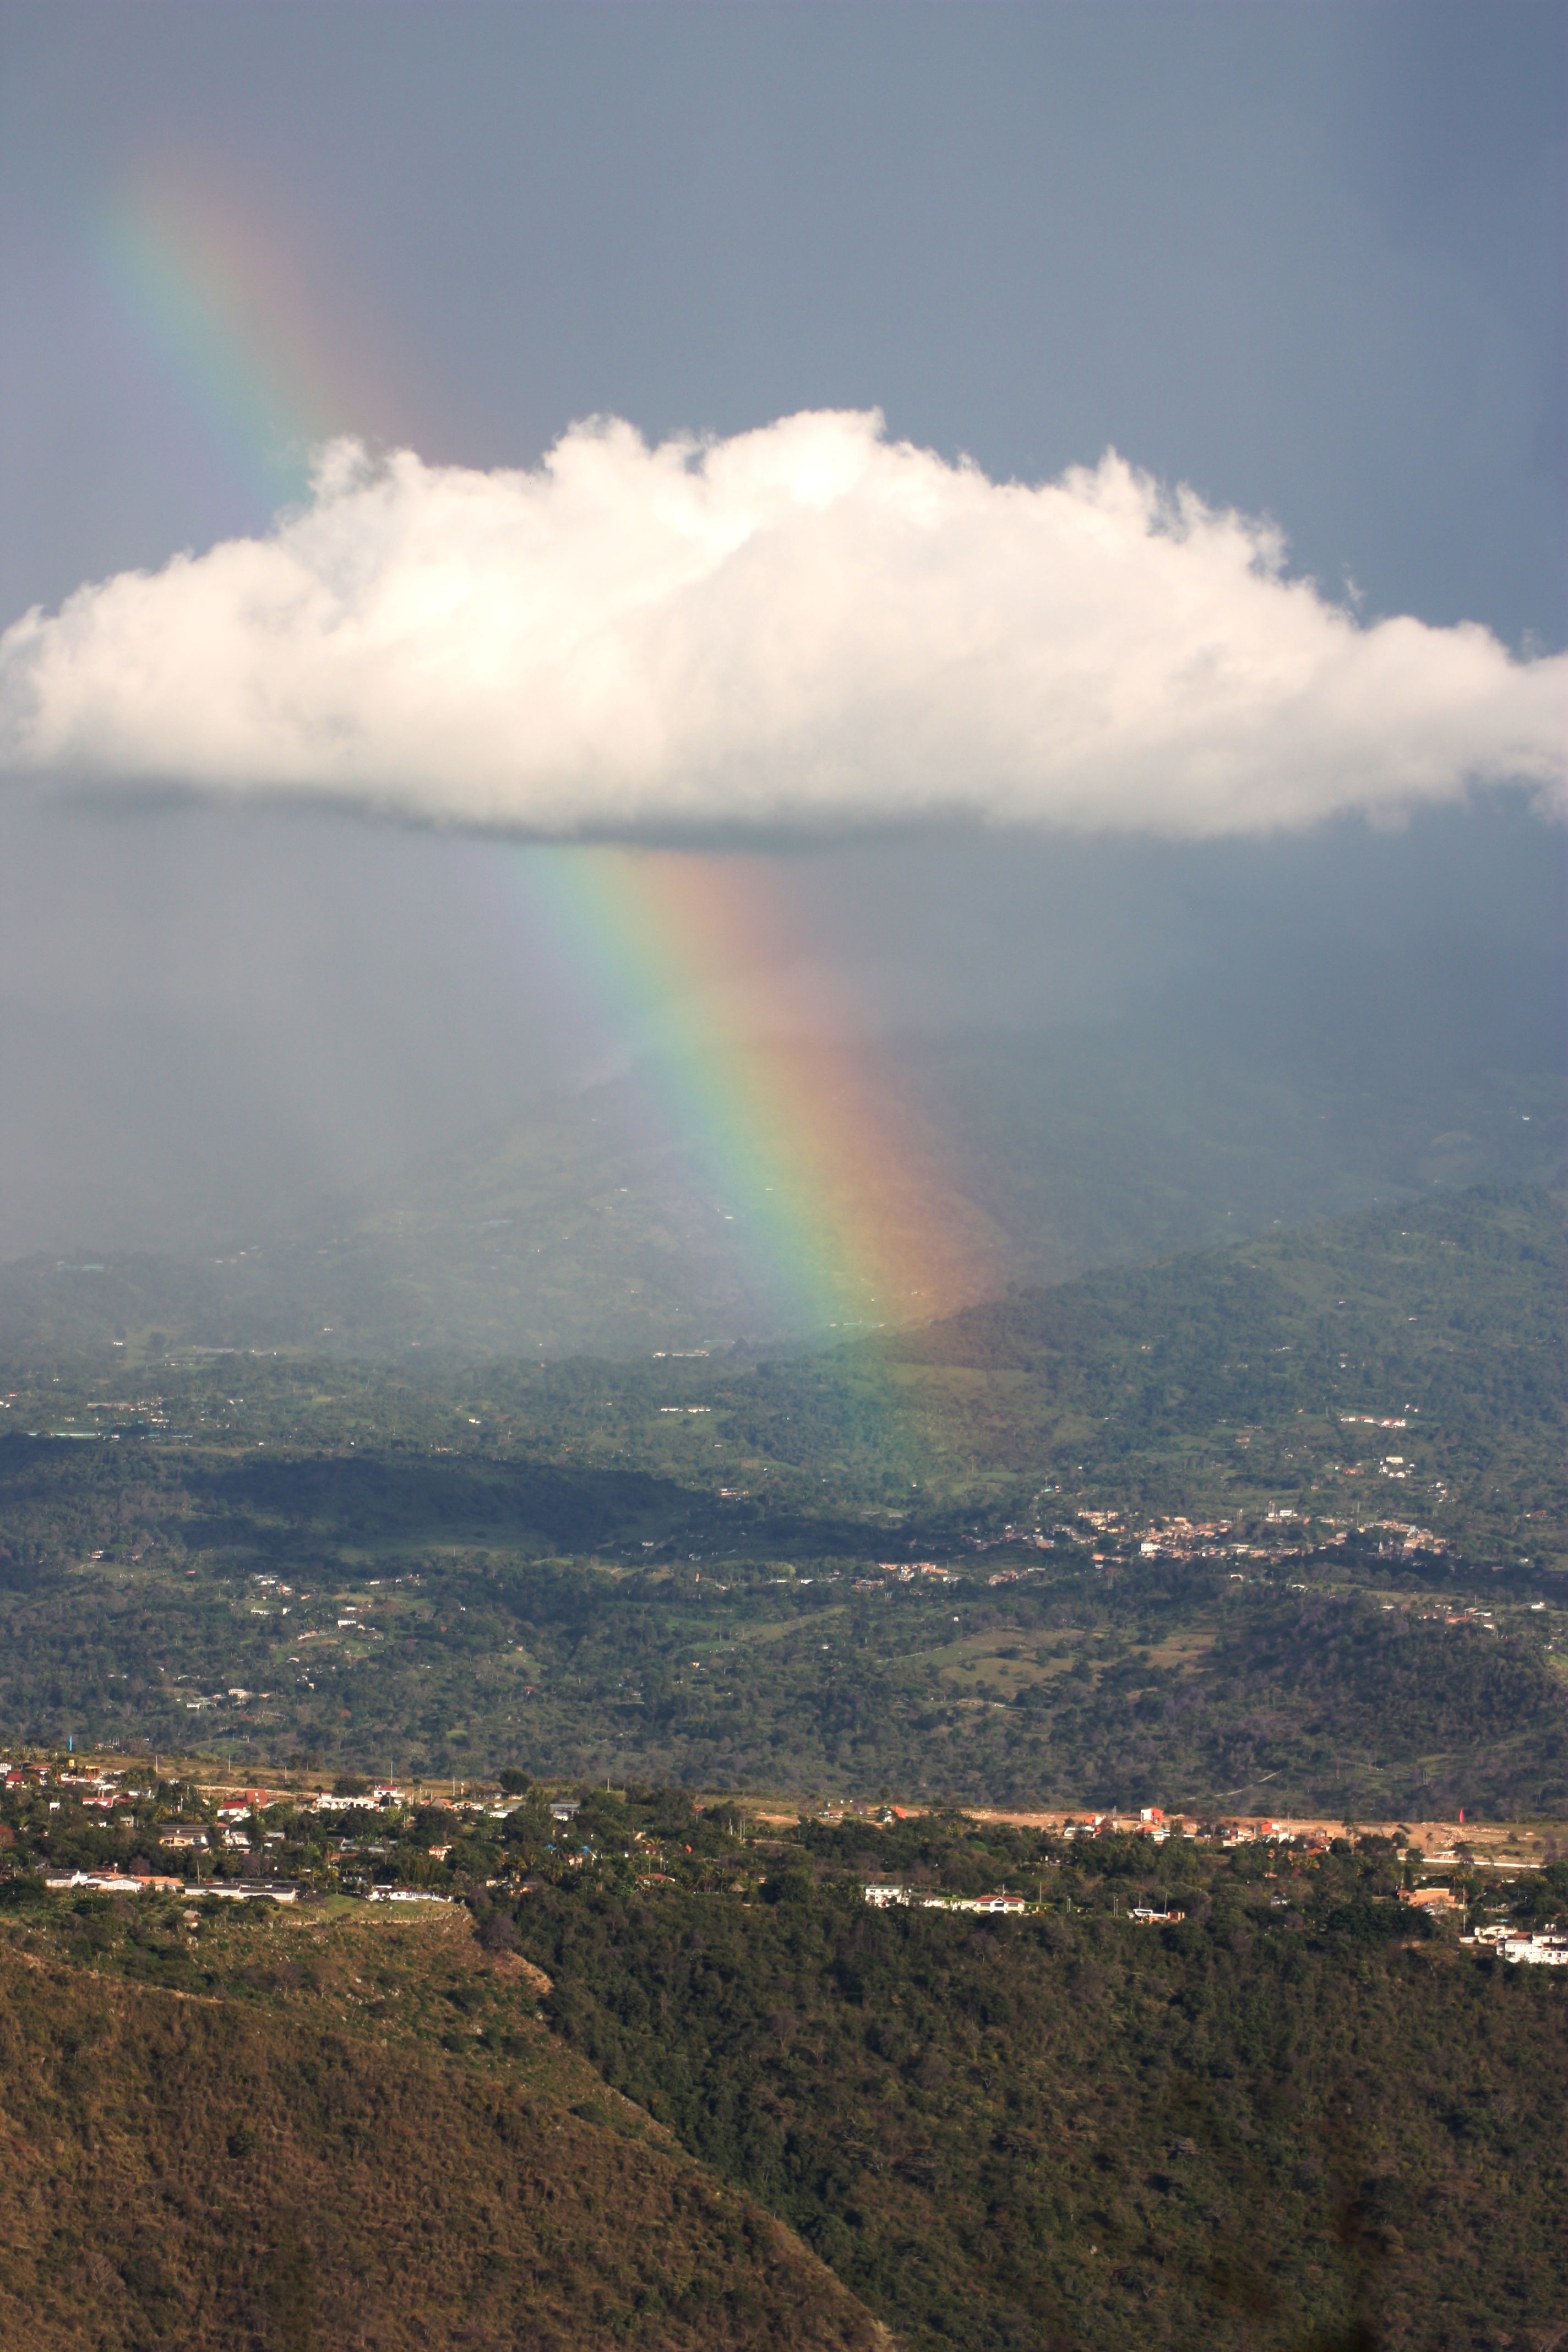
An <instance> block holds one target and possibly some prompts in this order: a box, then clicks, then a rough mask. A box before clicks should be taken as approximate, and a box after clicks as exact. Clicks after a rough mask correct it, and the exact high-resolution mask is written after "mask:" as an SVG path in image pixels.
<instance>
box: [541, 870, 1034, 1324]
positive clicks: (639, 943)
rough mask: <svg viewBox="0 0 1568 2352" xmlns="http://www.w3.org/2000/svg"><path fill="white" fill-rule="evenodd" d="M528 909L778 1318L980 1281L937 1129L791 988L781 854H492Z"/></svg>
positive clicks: (831, 1317) (787, 874)
mask: <svg viewBox="0 0 1568 2352" xmlns="http://www.w3.org/2000/svg"><path fill="white" fill-rule="evenodd" d="M503 855H504V856H505V857H506V858H507V860H508V867H509V878H510V887H512V888H513V889H515V891H516V892H517V894H518V898H519V900H520V902H521V905H522V906H523V907H524V908H525V909H526V913H527V917H528V919H529V921H530V924H531V927H532V928H534V929H545V930H546V931H548V933H549V934H550V935H551V940H552V945H553V947H554V950H555V955H556V960H557V961H558V962H559V963H563V964H565V965H566V966H567V967H568V969H569V970H570V971H572V973H573V974H574V977H575V979H576V981H577V983H578V985H579V986H580V987H583V988H585V989H587V990H588V991H589V992H591V993H592V995H593V996H594V998H595V1002H596V1003H597V1006H598V1009H599V1010H600V1012H601V1013H603V1014H604V1015H605V1017H606V1018H607V1019H608V1021H609V1024H610V1026H611V1028H612V1030H613V1032H614V1033H615V1034H616V1036H617V1038H618V1039H619V1040H620V1041H621V1044H622V1045H623V1048H624V1049H625V1051H626V1053H627V1055H629V1057H630V1058H631V1060H632V1062H633V1064H634V1065H635V1066H636V1068H637V1072H638V1074H639V1075H640V1076H641V1077H642V1079H643V1081H644V1083H645V1086H647V1087H651V1090H652V1091H653V1093H654V1095H655V1097H656V1100H657V1107H658V1112H659V1114H660V1116H661V1120H662V1124H663V1126H664V1128H665V1130H666V1132H667V1133H668V1134H669V1135H670V1136H672V1137H673V1138H674V1139H677V1140H679V1142H680V1143H681V1144H683V1145H684V1146H685V1147H686V1148H687V1149H688V1150H691V1151H692V1152H694V1154H695V1155H696V1157H697V1160H698V1161H699V1164H700V1168H701V1170H702V1172H703V1175H704V1177H705V1179H706V1181H707V1184H708V1186H709V1188H710V1192H711V1193H712V1195H713V1197H714V1201H715V1205H716V1206H717V1207H718V1209H719V1213H720V1214H721V1215H722V1216H724V1217H725V1218H726V1219H727V1220H729V1221H731V1222H732V1223H736V1224H737V1226H738V1227H739V1228H740V1238H741V1239H742V1242H743V1244H745V1246H746V1248H747V1252H748V1255H749V1256H750V1258H751V1261H752V1268H753V1272H754V1274H755V1275H756V1276H757V1279H758V1282H759V1285H760V1287H761V1289H762V1292H763V1296H764V1297H766V1298H767V1300H768V1301H769V1303H770V1304H771V1306H772V1307H773V1311H774V1312H775V1313H777V1314H779V1315H781V1316H783V1317H784V1318H786V1319H787V1320H788V1321H789V1323H790V1324H792V1325H793V1326H796V1327H800V1326H805V1327H817V1328H834V1329H838V1330H848V1329H853V1328H863V1327H865V1326H868V1325H879V1324H896V1323H909V1322H912V1321H925V1320H929V1319H930V1318H931V1317H933V1316H936V1315H940V1314H942V1313H944V1312H947V1311H949V1310H950V1309H951V1308H952V1307H955V1306H958V1305H960V1304H962V1303H963V1301H965V1300H967V1299H971V1298H973V1297H977V1296H980V1295H981V1294H982V1293H983V1292H984V1291H985V1290H987V1289H989V1288H991V1287H993V1286H994V1284H993V1283H992V1281H991V1280H989V1279H988V1274H989V1266H990V1257H991V1249H990V1244H991V1241H992V1239H993V1236H992V1235H991V1234H990V1232H989V1229H988V1227H987V1226H986V1225H985V1223H984V1220H983V1219H982V1218H981V1217H980V1216H979V1214H978V1213H977V1212H976V1211H975V1210H974V1209H973V1206H972V1204H971V1203H970V1202H967V1201H966V1200H965V1198H964V1196H963V1192H962V1189H961V1187H960V1186H959V1184H958V1183H957V1182H956V1181H955V1180H954V1177H953V1174H952V1169H951V1167H950V1165H949V1159H948V1155H947V1153H946V1152H945V1151H944V1150H943V1148H942V1139H941V1138H940V1136H939V1135H937V1134H936V1133H935V1132H934V1131H933V1129H932V1128H931V1125H930V1123H929V1122H928V1121H925V1120H922V1119H921V1118H920V1117H919V1116H918V1115H917V1113H916V1112H915V1110H914V1108H913V1107H912V1106H911V1105H910V1103H908V1102H907V1101H905V1100H902V1099H900V1098H898V1097H893V1096H891V1095H889V1090H888V1085H887V1080H886V1076H885V1075H884V1074H883V1073H882V1072H881V1071H880V1070H879V1068H878V1066H876V1064H875V1062H874V1060H873V1058H872V1057H871V1056H870V1055H868V1054H867V1053H866V1052H865V1051H864V1049H862V1048H858V1047H857V1046H856V1045H855V1044H854V1043H853V1042H852V1040H851V1039H850V1038H848V1037H847V1036H846V1034H844V1032H845V1029H846V1025H847V1024H846V1014H847V1013H852V1010H853V1008H852V1007H850V1006H848V1005H847V1003H845V1002H843V1001H842V998H843V990H842V983H841V982H840V983H839V984H838V985H839V995H840V1000H841V1001H840V1002H838V1003H835V1004H829V1005H826V1006H824V1005H822V1004H821V1003H820V1002H818V1003H816V1004H815V1005H812V1004H807V1005H805V1007H803V1006H802V1003H801V1002H800V993H799V991H798V988H796V987H795V986H794V985H792V975H793V974H794V973H795V971H796V970H797V969H798V965H799V961H800V949H799V940H800V924H799V919H798V901H797V900H796V899H795V896H794V890H793V889H792V885H794V886H795V888H798V887H799V885H798V883H796V882H795V861H793V860H784V859H771V858H767V857H763V856H739V855H725V856H718V855H711V854H709V855H693V854H690V853H686V852H678V851H673V850H647V849H644V850H634V849H616V848H607V847H605V846H602V845H593V846H587V845H574V846H571V847H566V848H555V847H552V848H547V849H546V848H537V847H530V848H526V849H515V850H512V851H510V852H506V853H503Z"/></svg>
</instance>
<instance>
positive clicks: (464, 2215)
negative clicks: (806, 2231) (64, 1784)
mask: <svg viewBox="0 0 1568 2352" xmlns="http://www.w3.org/2000/svg"><path fill="white" fill-rule="evenodd" d="M214 1907H215V1908H216V1906H214ZM146 1910H147V1916H141V1915H138V1916H135V1917H127V1916H122V1915H117V1914H116V1912H115V1909H114V1906H111V1905H110V1903H109V1902H108V1900H107V1899H106V1898H104V1897H101V1896H100V1897H96V1898H94V1897H91V1896H89V1897H86V1898H84V1899H83V1901H82V1902H81V1903H80V1904H79V1906H78V1909H77V1911H76V1912H75V1913H74V1914H72V1915H68V1916H67V1918H66V1921H65V1922H64V1924H65V1926H66V1927H68V1928H69V1929H74V1931H75V1934H74V1937H73V1938H72V1941H71V1944H70V1947H69V1948H66V1946H65V1944H64V1942H63V1940H62V1938H61V1937H59V1935H58V1933H57V1929H58V1926H59V1925H60V1924H61V1923H60V1922H58V1920H53V1919H48V1918H40V1920H39V1922H38V1924H37V1927H34V1928H31V1929H29V1927H27V1926H26V1914H25V1913H19V1912H18V1911H17V1910H16V1907H15V1906H13V1908H12V1911H11V1913H10V1915H9V1918H8V1920H7V1921H6V1922H5V1932H4V1933H3V1934H0V1991H3V1994H4V2000H3V2002H0V2100H3V2105H4V2116H5V2132H6V2147H5V2165H4V2167H3V2168H0V2242H3V2243H4V2245H5V2263H4V2265H3V2268H0V2336H3V2337H4V2339H5V2341H6V2342H7V2343H9V2344H14V2345H21V2344H30V2345H37V2346H38V2347H45V2348H46V2352H84V2347H88V2346H91V2347H93V2352H153V2347H158V2352H237V2347H240V2346H252V2345H254V2346H257V2347H267V2352H339V2348H340V2347H345V2346H348V2345H354V2344H363V2345H365V2346H371V2345H374V2346H376V2347H383V2352H404V2347H407V2352H415V2347H418V2352H444V2347H448V2346H450V2347H457V2346H459V2345H463V2346H470V2347H494V2352H500V2347H503V2346H504V2347H508V2352H514V2347H527V2352H578V2347H581V2352H599V2347H603V2346H605V2345H606V2344H615V2343H636V2344H637V2345H648V2346H650V2347H658V2352H698V2347H710V2346H711V2347H719V2346H722V2347H726V2352H728V2348H729V2347H742V2346H755V2347H763V2346H767V2347H786V2346H799V2347H810V2352H830V2347H831V2352H838V2348H839V2347H842V2352H851V2347H853V2348H854V2352H871V2347H873V2346H875V2345H876V2344H877V2343H878V2342H879V2341H881V2340H883V2339H882V2337H881V2336H880V2332H879V2329H878V2328H877V2326H875V2324H874V2323H873V2322H872V2320H871V2319H870V2317H869V2315H868V2314H867V2313H866V2312H865V2311H864V2310H863V2309H862V2308H861V2307H860V2306H859V2305H857V2303H856V2302H855V2300H854V2298H853V2297H852V2296H851V2295H850V2294H848V2293H847V2290H845V2289H844V2288H843V2287H842V2286H840V2285H839V2284H838V2283H837V2280H835V2279H834V2278H833V2277H832V2276H831V2275H830V2274H829V2273H828V2272H827V2271H826V2270H825V2269H824V2268H823V2267H822V2265H821V2264H820V2263H818V2262H817V2261H816V2259H815V2258H814V2257H812V2256H811V2255H810V2254H809V2253H807V2252H805V2249H804V2248H803V2247H801V2246H800V2245H799V2244H798V2243H797V2242H795V2241H793V2240H792V2239H791V2238H789V2237H788V2236H787V2235H786V2233H785V2232H784V2231H783V2230H782V2229H780V2228H779V2227H778V2225H777V2224H776V2223H775V2222H773V2221H771V2220H770V2219H769V2218H768V2217H767V2215H766V2214H765V2213H764V2212H763V2211H762V2210H759V2208H758V2207H757V2205H756V2204H755V2202H754V2201H753V2200H751V2199H749V2198H748V2197H746V2196H745V2195H744V2194H743V2193H737V2192H734V2191H732V2190H729V2189H724V2188H722V2187H721V2185H720V2184H719V2183H718V2182H716V2181H715V2180H714V2179H712V2177H711V2176H710V2175H709V2174H707V2173H705V2172H704V2171H703V2170H702V2169H701V2168H700V2167H699V2166H697V2165H696V2164H694V2163H693V2162H691V2161H690V2160H689V2158H685V2157H683V2156H682V2155H681V2153H680V2152H679V2148H678V2147H676V2146H675V2145H674V2143H673V2142H672V2141H671V2139H670V2138H669V2137H668V2135H667V2134H665V2133H662V2132H660V2131H658V2129H657V2127H653V2126H649V2125H648V2124H647V2121H646V2119H644V2118H642V2117H640V2116H637V2114H636V2112H635V2111H634V2110H631V2109H629V2108H627V2107H626V2106H625V2105H624V2104H623V2103H622V2102H620V2101H619V2100H616V2099H614V2098H611V2097H608V2096H606V2095H605V2093H604V2092H603V2089H602V2087H601V2085H600V2084H599V2083H598V2081H597V2079H596V2077H595V2075H594V2074H593V2073H592V2072H591V2071H590V2069H589V2068H588V2067H587V2066H586V2065H584V2064H583V2063H580V2062H578V2063H573V2062H572V2061H571V2060H569V2059H568V2058H567V2057H566V2056H565V2053H562V2052H559V2051H557V2050H556V2049H553V2048H552V2046H551V2044H550V2042H549V2038H548V2036H547V2035H546V2034H545V2033H544V2032H543V2031H542V2029H541V2028H540V2027H539V2026H538V2025H537V2024H535V2023H534V2022H533V2021H532V2012H533V2007H534V2000H535V1992H534V1989H533V1987H532V1985H531V1983H530V1982H529V1980H528V1979H526V1978H525V1977H523V1976H522V1975H521V1974H520V1973H519V1972H518V1971H517V1969H516V1964H515V1963H509V1962H507V1961H506V1960H505V1958H504V1956H503V1958H502V1959H501V1960H500V1962H489V1961H487V1960H486V1958H485V1956H484V1955H483V1954H482V1953H481V1952H480V1950H479V1947H478V1946H477V1944H475V1942H474V1940H473V1938H472V1936H471V1933H470V1931H469V1928H468V1919H467V1915H466V1914H464V1915H459V1918H460V1920H461V1926H460V1927H456V1928H454V1929H453V1930H452V1931H450V1932H445V1931H444V1930H443V1929H442V1928H441V1927H437V1928H435V1929H431V1928H428V1927H426V1928H424V1929H402V1930H401V1931H400V1929H399V1927H397V1926H395V1925H394V1924H393V1923H390V1922H383V1921H380V1920H375V1919H374V1918H373V1919H371V1920H369V1921H368V1922H367V1923H366V1927H367V1928H368V1934H367V1933H366V1932H365V1929H362V1928H355V1927H349V1928H340V1929H339V1930H338V1931H336V1933H335V1934H334V1931H333V1930H332V1929H331V1928H330V1927H326V1926H325V1925H324V1923H322V1922H321V1921H320V1920H318V1921H317V1922H316V1923H315V1924H314V1926H313V1927H312V1926H308V1925H296V1924H295V1923H293V1922H287V1923H285V1922H284V1921H283V1920H282V1919H280V1918H272V1917H268V1919H267V1920H265V1921H264V1922H255V1921H252V1920H240V1921H234V1922H229V1921H226V1920H223V1919H217V1920H212V1919H209V1920H208V1921H207V1922H206V1923H205V1926H204V1927H202V1928H200V1929H199V1930H198V1931H197V1932H195V1933H193V1932H192V1930H191V1929H190V1928H189V1927H186V1926H185V1925H184V1922H183V1921H182V1919H181V1918H180V1917H179V1916H177V1915H176V1914H174V1913H172V1912H171V1911H170V1910H169V1908H168V1906H159V1905H157V1904H156V1903H155V1902H153V1903H149V1905H148V1906H146ZM193 1916H195V1915H193ZM73 1953H74V1955H75V1958H74V1959H73V1958H72V1957H71V1955H72V1954H73ZM509 1969H510V1973H508V1970H509ZM443 2041H444V2042H445V2044H446V2046H445V2047H444V2046H443Z"/></svg>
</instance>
